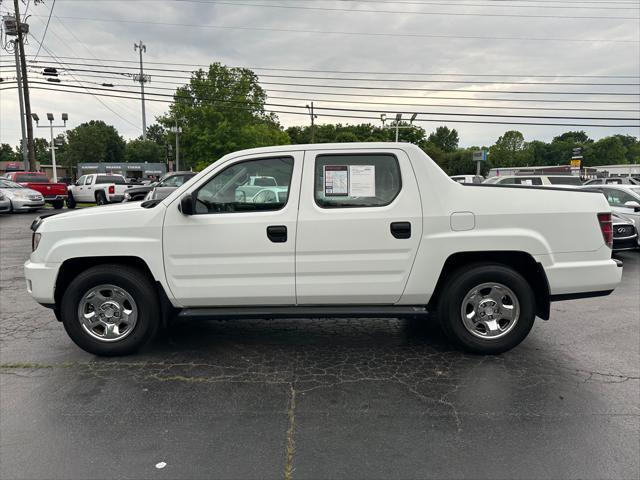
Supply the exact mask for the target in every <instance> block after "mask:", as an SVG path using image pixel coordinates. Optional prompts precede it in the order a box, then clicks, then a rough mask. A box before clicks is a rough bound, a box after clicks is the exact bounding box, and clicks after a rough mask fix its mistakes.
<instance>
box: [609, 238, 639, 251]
mask: <svg viewBox="0 0 640 480" xmlns="http://www.w3.org/2000/svg"><path fill="white" fill-rule="evenodd" d="M636 248H638V235H632V236H629V237H617V238H616V237H613V251H614V252H620V251H622V250H635V249H636Z"/></svg>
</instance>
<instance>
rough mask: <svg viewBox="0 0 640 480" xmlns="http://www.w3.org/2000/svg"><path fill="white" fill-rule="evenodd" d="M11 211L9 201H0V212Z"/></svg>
mask: <svg viewBox="0 0 640 480" xmlns="http://www.w3.org/2000/svg"><path fill="white" fill-rule="evenodd" d="M9 210H11V202H10V201H9V200H0V212H8V211H9Z"/></svg>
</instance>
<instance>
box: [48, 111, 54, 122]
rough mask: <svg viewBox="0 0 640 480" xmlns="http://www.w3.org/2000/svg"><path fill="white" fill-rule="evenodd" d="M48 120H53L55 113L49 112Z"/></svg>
mask: <svg viewBox="0 0 640 480" xmlns="http://www.w3.org/2000/svg"><path fill="white" fill-rule="evenodd" d="M47 120H49V121H50V122H53V113H47Z"/></svg>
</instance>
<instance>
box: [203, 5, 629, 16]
mask: <svg viewBox="0 0 640 480" xmlns="http://www.w3.org/2000/svg"><path fill="white" fill-rule="evenodd" d="M191 1H192V2H194V3H195V1H194V0H191ZM198 3H209V4H215V5H223V6H232V7H257V8H277V9H292V10H293V9H295V10H306V11H314V12H318V11H320V12H344V13H377V14H383V15H388V14H391V15H429V16H445V17H448V16H456V17H457V16H459V17H509V18H553V19H588V20H640V17H621V16H614V17H610V16H606V17H603V16H586V15H548V14H544V15H543V14H532V15H528V14H514V13H484V12H483V13H478V12H464V13H461V12H434V11H429V12H425V11H417V10H411V11H406V10H404V11H403V10H373V9H362V8H358V9H356V8H342V7H310V6H300V5H281V4H264V3H239V2H226V1H220V0H209V1H206V2H204V1H201V2H198Z"/></svg>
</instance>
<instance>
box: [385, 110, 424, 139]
mask: <svg viewBox="0 0 640 480" xmlns="http://www.w3.org/2000/svg"><path fill="white" fill-rule="evenodd" d="M417 116H418V114H417V113H414V114H413V115H411V120H409V125H403V126H400V122H401V121H402V114H401V113H397V114H396V119H395V121H394V122H393V124H392V125H391V126H387V124H386V122H387V115H386V114H385V113H383V114H381V115H380V121H381V122H382V128H394V129H395V131H396V143H397V142H398V141H399V140H400V129H401V128H413V122H414V121H415V119H416V117H417Z"/></svg>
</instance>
